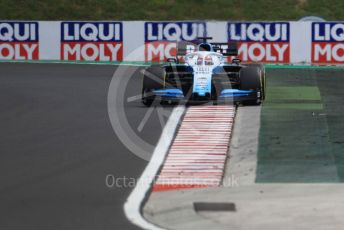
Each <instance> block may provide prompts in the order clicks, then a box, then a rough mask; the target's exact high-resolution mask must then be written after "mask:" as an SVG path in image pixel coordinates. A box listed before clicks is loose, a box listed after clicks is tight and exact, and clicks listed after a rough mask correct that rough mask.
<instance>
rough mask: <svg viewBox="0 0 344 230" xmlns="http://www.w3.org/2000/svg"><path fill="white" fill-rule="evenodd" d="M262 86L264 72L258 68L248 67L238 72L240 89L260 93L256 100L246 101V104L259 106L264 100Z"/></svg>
mask: <svg viewBox="0 0 344 230" xmlns="http://www.w3.org/2000/svg"><path fill="white" fill-rule="evenodd" d="M263 68H264V67H263ZM264 84H265V83H264V72H263V71H262V68H261V67H260V66H257V65H248V66H246V67H243V68H242V69H241V70H240V89H242V90H255V91H257V93H258V92H259V93H260V95H259V96H258V97H257V98H256V99H252V100H249V101H246V104H255V105H260V104H261V102H262V100H264V98H265V86H264Z"/></svg>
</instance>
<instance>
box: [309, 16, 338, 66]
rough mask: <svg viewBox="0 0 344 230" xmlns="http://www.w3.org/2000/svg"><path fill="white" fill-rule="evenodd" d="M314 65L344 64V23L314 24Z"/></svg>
mask: <svg viewBox="0 0 344 230" xmlns="http://www.w3.org/2000/svg"><path fill="white" fill-rule="evenodd" d="M312 63H328V64H339V63H341V64H344V23H343V22H314V23H312Z"/></svg>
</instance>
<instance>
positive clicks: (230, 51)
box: [177, 41, 238, 56]
mask: <svg viewBox="0 0 344 230" xmlns="http://www.w3.org/2000/svg"><path fill="white" fill-rule="evenodd" d="M200 43H201V41H192V42H187V41H181V42H178V43H177V56H185V55H186V54H188V53H191V52H194V51H197V47H198V45H199V44H200ZM211 46H212V48H213V50H214V51H215V52H217V53H220V54H222V55H223V56H238V46H237V43H236V42H228V43H218V42H216V43H211Z"/></svg>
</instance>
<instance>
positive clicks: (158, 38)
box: [144, 21, 207, 61]
mask: <svg viewBox="0 0 344 230" xmlns="http://www.w3.org/2000/svg"><path fill="white" fill-rule="evenodd" d="M206 34H207V30H206V23H204V22H195V21H194V22H185V21H184V22H145V24H144V36H145V40H144V42H145V44H144V45H145V61H164V60H166V59H167V58H171V57H175V56H176V42H177V41H182V40H183V41H194V40H196V39H197V37H204V36H206Z"/></svg>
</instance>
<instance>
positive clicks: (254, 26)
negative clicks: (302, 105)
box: [0, 21, 344, 64]
mask: <svg viewBox="0 0 344 230" xmlns="http://www.w3.org/2000/svg"><path fill="white" fill-rule="evenodd" d="M200 36H210V37H213V40H211V41H214V42H227V41H236V42H237V43H238V47H239V57H240V58H241V59H242V60H243V61H244V62H251V61H259V62H264V63H307V64H344V43H343V41H344V22H299V21H297V22H232V21H228V22H225V21H165V22H162V21H103V22H101V21H0V60H62V61H103V62H104V61H164V60H166V58H169V57H173V56H174V55H175V53H176V41H180V40H185V41H193V40H196V38H197V37H200ZM211 41H210V42H211Z"/></svg>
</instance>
